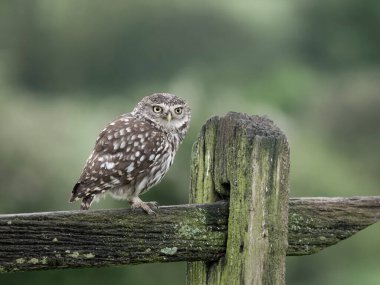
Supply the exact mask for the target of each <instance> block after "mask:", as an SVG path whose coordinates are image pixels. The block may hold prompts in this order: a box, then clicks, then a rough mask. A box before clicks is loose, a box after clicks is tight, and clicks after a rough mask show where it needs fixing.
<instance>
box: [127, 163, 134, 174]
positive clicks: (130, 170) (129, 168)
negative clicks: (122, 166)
mask: <svg viewBox="0 0 380 285" xmlns="http://www.w3.org/2000/svg"><path fill="white" fill-rule="evenodd" d="M134 169H135V164H134V163H133V162H132V163H131V164H130V165H129V166H128V167H127V172H132V171H133V170H134Z"/></svg>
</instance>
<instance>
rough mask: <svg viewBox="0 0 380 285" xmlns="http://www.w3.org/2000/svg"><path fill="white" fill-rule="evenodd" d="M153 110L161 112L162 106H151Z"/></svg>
mask: <svg viewBox="0 0 380 285" xmlns="http://www.w3.org/2000/svg"><path fill="white" fill-rule="evenodd" d="M153 112H155V113H161V112H162V107H160V106H153Z"/></svg>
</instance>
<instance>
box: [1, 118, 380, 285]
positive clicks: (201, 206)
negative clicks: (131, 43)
mask: <svg viewBox="0 0 380 285" xmlns="http://www.w3.org/2000/svg"><path fill="white" fill-rule="evenodd" d="M288 177H289V147H288V143H287V140H286V137H285V135H284V134H283V133H282V132H281V131H280V130H279V129H278V128H277V127H276V126H275V125H274V124H273V123H272V122H271V121H270V120H269V119H266V118H263V117H258V116H248V115H243V114H239V113H229V114H227V115H226V116H225V117H222V118H219V117H213V118H211V119H210V120H209V121H207V123H206V124H205V125H204V126H203V128H202V131H201V133H200V135H199V137H198V140H197V142H196V143H195V145H194V148H193V151H192V171H191V185H190V188H191V192H190V203H191V204H188V205H179V206H167V207H160V208H159V209H158V215H146V214H145V213H143V212H142V211H138V210H136V211H132V210H128V209H121V210H98V211H88V212H80V211H73V212H50V213H31V214H12V215H0V233H1V239H0V272H3V273H5V272H15V271H27V270H42V269H56V268H81V267H101V266H109V265H121V264H139V263H152V262H175V261H188V270H187V284H189V285H200V284H210V285H214V284H228V285H229V284H284V283H285V281H284V280H285V277H284V276H285V257H286V255H307V254H313V253H316V252H318V251H320V250H322V249H324V248H326V247H328V246H331V245H333V244H336V243H337V242H339V241H341V240H343V239H345V238H348V237H350V236H352V235H353V234H355V233H356V232H358V231H360V230H361V229H364V228H366V227H367V226H369V225H371V224H373V223H375V222H377V221H378V220H379V219H380V197H351V198H290V199H289V198H288V188H289V187H288Z"/></svg>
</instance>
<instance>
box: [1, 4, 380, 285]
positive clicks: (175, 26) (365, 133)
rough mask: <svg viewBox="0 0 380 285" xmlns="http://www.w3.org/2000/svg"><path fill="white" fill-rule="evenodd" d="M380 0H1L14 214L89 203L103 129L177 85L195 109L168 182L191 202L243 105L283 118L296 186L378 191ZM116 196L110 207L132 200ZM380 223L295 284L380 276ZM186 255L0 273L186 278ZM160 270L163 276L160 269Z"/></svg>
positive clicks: (299, 275) (292, 275) (4, 134)
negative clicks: (74, 194)
mask: <svg viewBox="0 0 380 285" xmlns="http://www.w3.org/2000/svg"><path fill="white" fill-rule="evenodd" d="M379 3H380V2H378V1H370V0H368V1H361V2H357V1H353V0H348V1H343V0H332V1H327V0H322V1H318V2H315V1H314V2H309V1H306V2H305V1H290V2H289V1H288V2H277V1H256V2H253V1H243V0H241V1H235V2H232V1H226V0H221V1H215V2H212V1H200V0H195V1H191V2H183V1H176V0H161V1H150V2H148V1H114V2H112V5H111V4H109V3H108V2H107V3H106V2H104V1H100V0H92V1H85V0H84V1H74V0H66V1H59V2H54V3H53V2H51V1H48V0H30V1H22V0H0V133H1V138H2V140H1V141H0V157H1V160H0V189H1V190H0V212H1V213H18V212H31V211H54V210H70V209H76V208H77V207H78V205H77V204H68V203H67V200H68V198H69V196H70V191H71V187H72V185H73V184H74V182H75V180H76V179H77V177H78V175H79V173H80V171H81V168H82V166H83V163H84V161H85V160H86V158H87V156H88V155H89V152H90V150H91V148H92V146H93V143H94V141H95V138H96V136H97V134H98V132H99V131H100V130H101V129H102V127H103V126H104V125H105V124H106V123H107V122H109V121H110V120H111V119H112V118H114V117H116V116H118V115H119V114H121V113H123V112H127V111H129V110H131V109H132V108H133V106H134V105H135V104H136V102H137V101H138V100H139V99H140V98H141V97H143V96H145V95H147V94H150V93H153V92H157V91H167V92H172V93H175V94H177V95H179V96H181V97H184V98H186V99H187V100H188V101H189V102H190V105H191V106H192V109H193V118H192V124H191V129H190V133H189V135H188V137H187V138H186V140H185V143H184V144H183V146H182V147H181V148H180V151H179V153H178V156H177V159H176V161H175V163H174V165H173V167H172V169H171V170H170V172H169V173H168V175H167V176H166V177H165V179H164V181H163V182H162V183H161V184H160V185H158V186H157V187H155V189H154V190H153V191H150V192H149V193H148V194H146V195H144V196H143V199H144V200H157V201H159V202H160V203H161V204H175V203H186V202H187V196H188V180H189V177H188V176H189V158H190V149H191V145H192V143H193V142H194V141H195V139H196V136H197V133H198V131H199V130H200V127H201V125H202V124H203V123H204V121H205V120H206V119H207V118H209V117H210V116H212V115H214V114H218V115H223V114H224V113H225V112H228V111H230V110H233V111H240V112H246V113H249V114H262V115H267V116H269V117H270V118H272V119H273V120H274V121H275V122H276V123H277V124H278V125H279V126H280V127H281V128H282V129H283V130H284V131H285V132H286V134H287V135H288V138H289V141H290V145H291V152H292V155H291V160H292V170H291V193H292V195H293V196H351V195H379V191H380V190H379V189H380V187H379V186H380V176H379V175H378V173H379V171H380V167H379V166H380V164H379V161H380V152H379V150H378V147H379V141H380V128H379V127H378V125H379V122H380V112H379V110H380V96H379V90H380V83H379V80H378V79H379V78H380V56H379V55H380V54H379V50H380V38H379V36H378V35H379V34H380V25H379V24H378V23H379V20H380V4H379ZM125 204H126V203H125V202H123V201H115V200H113V199H110V198H107V199H105V200H102V201H101V202H100V203H99V204H96V205H94V209H96V208H98V209H99V208H109V207H125ZM379 234H380V226H379V225H375V226H372V227H371V228H369V229H367V230H365V231H363V232H361V233H359V234H358V235H356V236H354V237H353V238H351V239H349V240H347V241H345V242H343V243H341V244H339V245H337V246H334V247H332V248H330V249H327V250H325V251H324V252H322V253H320V254H317V255H313V256H310V257H292V258H288V264H287V282H288V283H289V284H359V283H360V284H378V280H379V278H380V275H379V273H378V264H379V261H380V260H379V258H380V248H379V246H378V242H377V241H378V236H379ZM185 267H186V265H185V263H178V264H162V265H161V264H160V265H143V266H130V267H120V268H103V269H86V270H68V271H67V270H66V271H60V270H57V271H50V272H31V273H17V274H11V275H0V283H1V284H22V283H25V282H28V284H31V285H33V284H39V285H41V284H50V283H51V282H55V283H57V284H73V285H74V284H83V283H86V282H87V283H89V282H98V283H99V282H100V283H103V282H110V283H111V282H112V283H128V284H168V285H169V284H184V280H185ZM147 272H149V274H146V273H147Z"/></svg>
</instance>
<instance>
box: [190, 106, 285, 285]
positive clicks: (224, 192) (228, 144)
mask: <svg viewBox="0 0 380 285" xmlns="http://www.w3.org/2000/svg"><path fill="white" fill-rule="evenodd" d="M191 172H192V173H191V193H190V203H210V202H216V201H218V200H225V199H229V218H228V233H227V248H226V253H225V256H222V257H221V258H220V259H219V260H218V261H216V262H204V261H197V262H189V263H188V270H187V284H188V285H200V284H209V285H214V284H228V285H230V284H272V285H273V284H284V283H285V256H286V250H287V245H288V237H287V233H288V174H289V148H288V143H287V140H286V137H285V135H284V134H283V133H282V132H281V131H280V130H279V129H278V128H277V127H276V126H275V125H274V124H273V122H272V121H271V120H269V119H267V118H263V117H259V116H248V115H243V114H239V113H228V114H227V115H226V116H225V117H222V118H219V117H213V118H211V119H210V120H208V122H207V123H206V124H205V125H204V126H203V128H202V131H201V133H200V135H199V137H198V140H197V142H196V143H195V145H194V147H193V152H192V171H191Z"/></svg>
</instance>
